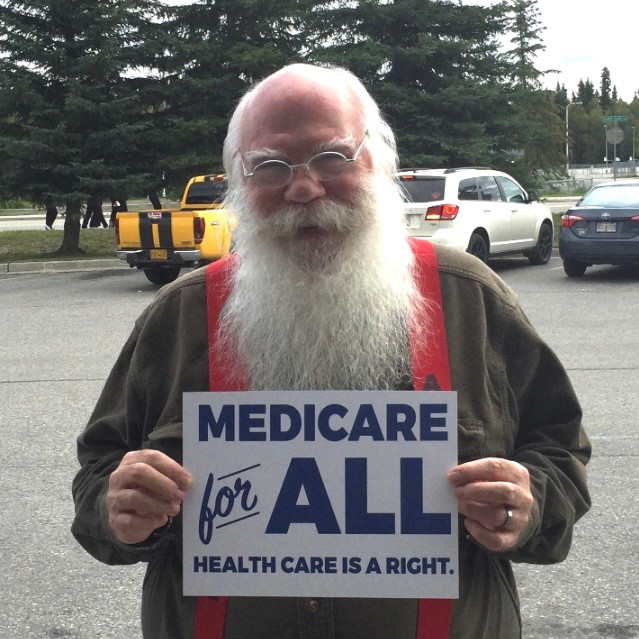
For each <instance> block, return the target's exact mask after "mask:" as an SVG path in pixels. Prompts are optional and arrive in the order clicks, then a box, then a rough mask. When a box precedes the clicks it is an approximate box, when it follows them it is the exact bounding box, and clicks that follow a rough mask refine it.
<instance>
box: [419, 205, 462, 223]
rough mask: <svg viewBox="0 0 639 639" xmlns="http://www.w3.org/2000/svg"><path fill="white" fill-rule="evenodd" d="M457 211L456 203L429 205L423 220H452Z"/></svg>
mask: <svg viewBox="0 0 639 639" xmlns="http://www.w3.org/2000/svg"><path fill="white" fill-rule="evenodd" d="M457 213H459V207H458V206H457V205H456V204H438V205H437V206H429V207H428V208H427V209H426V215H425V216H424V219H425V220H431V221H437V220H454V219H455V218H456V217H457Z"/></svg>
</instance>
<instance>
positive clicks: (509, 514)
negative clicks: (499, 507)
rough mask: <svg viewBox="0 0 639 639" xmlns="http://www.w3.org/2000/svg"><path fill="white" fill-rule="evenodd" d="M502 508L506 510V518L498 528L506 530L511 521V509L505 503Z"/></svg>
mask: <svg viewBox="0 0 639 639" xmlns="http://www.w3.org/2000/svg"><path fill="white" fill-rule="evenodd" d="M504 510H505V511H506V519H505V520H504V523H503V524H502V525H501V526H500V528H502V530H507V529H508V528H509V527H510V524H511V523H512V521H513V510H512V508H511V507H510V506H508V505H507V504H504Z"/></svg>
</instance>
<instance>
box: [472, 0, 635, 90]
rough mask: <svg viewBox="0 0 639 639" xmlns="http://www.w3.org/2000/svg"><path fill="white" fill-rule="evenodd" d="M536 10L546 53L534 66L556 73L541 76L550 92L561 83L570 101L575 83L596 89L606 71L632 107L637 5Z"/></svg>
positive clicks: (569, 1) (547, 0)
mask: <svg viewBox="0 0 639 639" xmlns="http://www.w3.org/2000/svg"><path fill="white" fill-rule="evenodd" d="M462 1H463V2H464V4H482V5H492V4H494V0H462ZM537 7H538V8H539V13H540V22H541V24H542V25H543V26H544V27H546V29H545V30H544V31H543V32H542V34H541V35H542V38H543V43H544V44H545V46H546V51H545V52H544V53H543V55H540V56H539V57H538V58H537V60H536V63H535V66H536V68H537V69H539V70H546V69H558V70H559V73H553V74H548V75H547V76H546V77H545V79H544V84H545V86H547V87H548V88H550V89H554V88H555V87H556V85H557V82H559V83H560V84H563V85H565V87H566V89H567V90H568V95H569V96H571V94H572V93H576V92H577V84H578V82H579V80H584V81H585V80H590V81H591V82H592V83H593V85H594V86H595V89H597V90H599V89H600V87H601V70H602V69H603V68H604V67H608V70H609V71H610V79H611V83H612V85H613V86H616V87H617V94H618V96H619V98H621V99H622V100H625V101H626V102H631V101H632V99H633V96H634V94H635V93H639V0H604V1H603V2H587V1H586V0H537Z"/></svg>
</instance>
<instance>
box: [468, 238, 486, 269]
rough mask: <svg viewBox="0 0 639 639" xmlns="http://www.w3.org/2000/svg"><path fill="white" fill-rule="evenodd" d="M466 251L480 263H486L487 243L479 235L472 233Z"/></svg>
mask: <svg viewBox="0 0 639 639" xmlns="http://www.w3.org/2000/svg"><path fill="white" fill-rule="evenodd" d="M466 251H467V252H468V253H470V254H471V255H474V256H475V257H478V258H479V259H480V260H481V261H482V262H486V261H488V243H487V242H486V239H485V238H484V236H483V235H481V233H473V234H472V235H471V236H470V242H468V248H467V249H466Z"/></svg>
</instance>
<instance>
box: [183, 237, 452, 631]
mask: <svg viewBox="0 0 639 639" xmlns="http://www.w3.org/2000/svg"><path fill="white" fill-rule="evenodd" d="M410 243H411V247H412V249H413V252H414V253H415V256H416V278H417V283H418V287H419V290H420V291H421V293H422V295H424V296H425V297H427V299H428V303H429V312H428V314H427V317H428V319H429V322H430V323H429V325H428V333H429V335H430V339H428V340H424V339H418V338H417V337H416V336H415V335H411V336H410V353H411V362H412V373H413V388H414V389H415V390H449V389H450V387H451V384H450V371H449V367H448V348H447V343H446V330H445V327H444V316H443V312H442V301H441V290H440V285H439V271H438V268H437V257H436V255H435V251H434V249H433V247H432V245H431V244H430V243H429V242H425V241H421V240H411V241H410ZM235 259H236V258H235V256H231V257H230V258H227V259H225V260H221V261H218V262H214V263H213V264H210V265H209V266H208V267H207V270H206V308H207V318H208V319H207V322H208V338H209V341H208V344H209V388H210V390H212V391H233V390H235V391H237V390H246V384H245V383H243V382H242V381H241V380H237V379H229V378H228V374H227V373H226V371H227V368H226V366H225V361H224V360H225V354H224V353H221V352H220V350H221V349H219V348H216V341H217V332H218V325H219V317H220V313H221V312H222V309H223V307H224V304H225V303H226V300H227V298H228V295H229V293H230V290H231V282H230V274H231V272H232V267H233V264H234V261H235ZM227 606H228V597H198V600H197V606H196V614H195V629H194V635H193V639H223V636H224V624H225V622H226V612H227ZM451 609H452V600H450V599H420V601H419V607H418V617H417V632H416V639H448V636H449V632H450V631H449V628H450V617H451Z"/></svg>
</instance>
